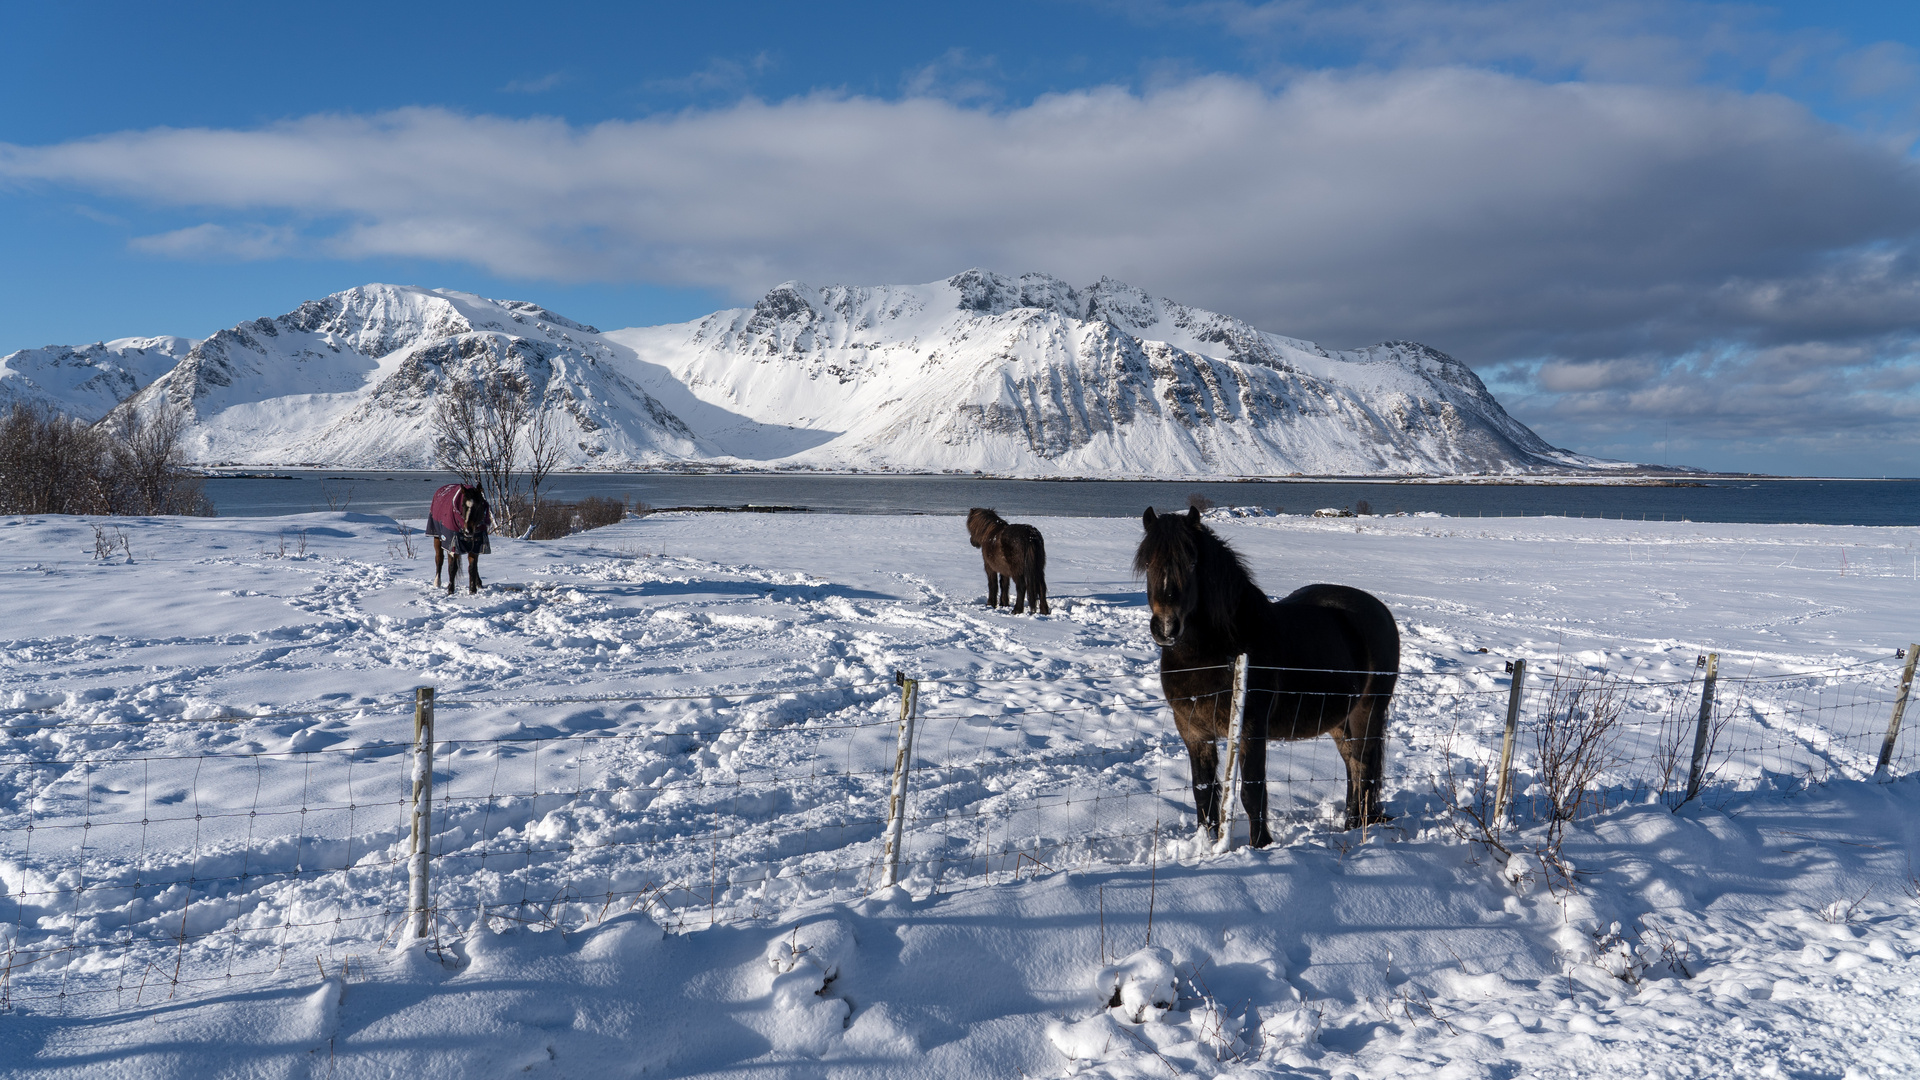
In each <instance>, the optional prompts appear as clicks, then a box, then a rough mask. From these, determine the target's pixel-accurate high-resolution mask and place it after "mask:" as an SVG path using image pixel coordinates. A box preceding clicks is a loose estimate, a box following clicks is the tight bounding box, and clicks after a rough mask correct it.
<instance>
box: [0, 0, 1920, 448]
mask: <svg viewBox="0 0 1920 1080" xmlns="http://www.w3.org/2000/svg"><path fill="white" fill-rule="evenodd" d="M923 9H924V10H923ZM0 26H4V28H5V31H6V36H7V39H8V40H9V41H10V42H12V43H13V44H14V45H15V48H13V49H10V50H9V58H8V64H9V66H8V70H7V73H6V77H5V78H4V79H0V253H3V254H4V259H0V289H4V295H5V297H6V302H5V304H4V305H0V353H4V352H7V351H11V350H13V349H15V348H21V347H27V346H35V345H44V344H49V343H56V342H57V343H66V344H76V343H81V342H86V341H93V340H99V339H103V338H113V337H118V336H127V335H136V334H159V333H167V334H183V335H188V336H196V337H197V336H205V335H206V334H208V333H210V332H212V331H213V330H215V329H218V328H220V327H223V326H229V325H232V324H234V323H236V322H238V321H240V320H242V319H247V318H253V317H256V316H259V315H271V314H278V313H281V312H283V311H286V310H289V309H290V308H292V307H293V306H295V305H296V304H298V303H299V302H300V301H301V300H303V299H308V298H311V297H315V296H319V295H322V294H325V293H328V292H333V291H336V290H338V289H342V288H346V287H348V286H351V285H355V284H360V283H363V282H367V281H394V282H403V283H409V284H419V285H428V286H446V287H453V288H460V289H468V290H472V291H475V292H479V293H482V294H485V295H490V296H505V297H512V298H520V299H531V300H537V301H539V302H541V303H544V304H547V305H548V306H550V307H552V308H554V309H555V310H558V311H561V312H563V313H565V314H568V315H570V316H573V317H575V318H579V319H583V320H586V321H589V322H593V323H595V324H597V325H600V326H602V327H613V326H629V325H638V324H648V323H657V322H668V321H679V320H683V319H688V318H693V317H696V316H698V315H701V314H704V313H706V312H707V311H710V310H713V309H714V308H717V307H722V306H731V305H734V304H738V303H742V302H748V301H751V299H752V298H753V297H755V296H757V295H759V294H760V293H762V292H764V291H765V290H766V289H767V288H769V287H770V286H772V285H774V284H777V283H779V282H781V281H783V280H786V279H789V278H799V279H802V280H806V281H810V282H813V283H816V284H827V283H833V282H847V283H879V282H919V281H929V280H934V279H937V278H942V277H946V276H949V275H951V274H953V273H955V272H956V271H958V270H961V269H964V268H966V267H969V266H984V267H988V268H991V269H996V270H1000V271H1003V272H1007V273H1022V272H1026V271H1029V270H1040V271H1046V272H1050V273H1054V274H1058V275H1060V276H1062V277H1065V278H1067V279H1069V280H1071V281H1075V282H1081V283H1085V282H1091V281H1094V280H1096V279H1098V278H1099V277H1100V276H1101V275H1103V274H1104V275H1110V276H1113V277H1117V278H1121V279H1123V280H1127V281H1130V282H1133V283H1135V284H1137V285H1140V286H1142V287H1144V288H1147V289H1149V290H1151V291H1153V292H1155V293H1158V294H1161V295H1164V296H1169V297H1172V298H1175V299H1178V300H1181V301H1183V302H1186V303H1191V304H1196V305H1199V306H1202V307H1208V308H1212V309H1215V310H1219V311H1224V312H1228V313H1231V314H1235V315H1239V316H1241V317H1243V318H1246V319H1248V320H1249V321H1251V322H1253V323H1255V324H1256V325H1258V326H1261V327H1263V328H1265V329H1269V330H1273V331H1276V332H1280V333H1284V334H1289V335H1292V336H1296V337H1304V338H1309V339H1312V340H1315V341H1319V342H1322V343H1324V344H1327V345H1330V346H1334V347H1348V346H1355V345H1363V344H1369V343H1372V342H1376V341H1382V340H1388V339H1396V338H1410V339H1414V340H1418V341H1423V342H1425V343H1427V344H1430V345H1433V346H1435V347H1437V348H1440V349H1443V350H1445V351H1447V352H1450V353H1452V354H1454V355H1456V356H1458V357H1460V358H1461V359H1463V360H1465V361H1466V362H1468V363H1470V364H1471V365H1473V367H1474V368H1475V369H1476V370H1478V371H1479V372H1480V374H1481V376H1482V377H1483V378H1485V379H1486V380H1487V381H1488V383H1489V384H1490V385H1492V386H1493V388H1494V389H1495V391H1496V392H1497V393H1498V394H1499V395H1500V396H1501V399H1502V400H1503V401H1504V402H1505V403H1506V404H1507V406H1508V408H1509V410H1511V411H1512V412H1513V413H1514V414H1515V415H1516V416H1518V417H1519V418H1520V419H1521V420H1523V421H1524V422H1526V423H1528V424H1530V425H1532V426H1533V427H1534V428H1535V429H1536V430H1538V431H1539V432H1540V433H1541V434H1542V435H1543V436H1544V437H1545V438H1547V439H1548V440H1549V441H1551V442H1554V443H1556V444H1558V445H1562V446H1567V447H1571V448H1574V449H1577V450H1581V451H1584V452H1587V453H1593V454H1600V455H1603V456H1608V457H1618V458H1627V459H1632V460H1638V461H1652V462H1660V461H1670V462H1673V463H1676V464H1691V465H1697V466H1703V467H1708V468H1716V469H1733V470H1755V471H1768V472H1787V473H1797V474H1832V475H1873V476H1878V475H1882V474H1892V475H1906V476H1914V475H1920V356H1917V355H1916V342H1917V341H1920V334H1917V333H1916V330H1917V328H1920V247H1916V242H1917V240H1920V169H1917V168H1916V163H1915V159H1914V146H1915V137H1916V134H1920V52H1917V51H1916V48H1915V46H1916V45H1920V6H1909V5H1897V4H1885V3H1844V2H1833V0H1829V2H1825V3H1820V4H1787V5H1779V6H1760V5H1720V4H1687V3H1677V2H1666V3H1638V2H1620V3H1611V2H1600V3H1590V4H1580V3H1547V2H1531V0H1501V2H1491V3H1450V2H1446V0H1413V2H1404V3H1403V2H1396V0H1372V2H1361V3H1347V4H1338V3H1323V2H1317V0H1271V2H1264V3H1263V2H1255V0H1244V2H1243V0H1203V2H1197V3H1179V2H1158V0H1111V2H1107V0H1024V2H1017V3H998V2H992V0H975V2H970V3H966V4H942V5H907V4H899V3H894V2H889V3H875V4H860V3H847V4H816V5H796V4H744V3H743V4H730V3H724V2H714V3H707V4H686V3H674V4H658V5H636V4H612V3H608V4H568V3H543V4H539V5H533V4H526V5H510V4H493V3H485V2H467V3H460V4H443V5H441V4H414V5H392V4H390V3H387V2H382V3H358V2H334V3H328V4H325V5H264V4H259V3H257V2H252V0H249V2H245V3H229V4H214V3H207V4H195V5H185V6H179V7H176V6H173V5H153V4H147V3H123V4H108V3H89V2H85V0H75V2H69V3H64V4H58V5H55V4H40V5H27V4H20V5H13V6H11V7H10V8H9V9H8V10H7V13H6V14H5V15H4V16H0Z"/></svg>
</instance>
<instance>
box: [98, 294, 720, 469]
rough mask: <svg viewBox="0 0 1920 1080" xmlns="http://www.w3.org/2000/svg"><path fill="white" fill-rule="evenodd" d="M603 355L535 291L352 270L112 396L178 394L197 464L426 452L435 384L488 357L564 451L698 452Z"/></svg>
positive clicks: (353, 459) (338, 460)
mask: <svg viewBox="0 0 1920 1080" xmlns="http://www.w3.org/2000/svg"><path fill="white" fill-rule="evenodd" d="M616 360H617V357H616V356H615V355H614V354H613V352H612V350H611V349H610V348H608V346H606V345H605V344H604V343H602V342H601V340H600V335H599V332H598V331H596V330H595V329H593V328H592V327H589V326H583V325H581V324H580V323H576V322H574V321H572V320H571V319H566V318H562V317H560V316H558V315H555V314H553V313H552V312H550V311H547V310H546V309H545V308H542V307H539V306H538V305H535V304H529V303H524V302H519V301H494V300H486V299H483V298H481V297H478V296H474V295H471V294H469V293H461V292H454V291H452V290H447V289H437V290H427V289H418V288H411V287H404V286H394V285H366V286H362V287H360V288H357V289H348V290H347V291H345V292H339V293H335V294H333V295H332V296H329V297H326V298H325V299H322V300H311V301H308V302H307V303H304V304H302V305H300V306H299V307H298V308H296V309H295V310H293V311H291V312H289V313H287V314H285V315H282V316H280V317H279V318H277V319H264V318H263V319H256V320H255V321H253V322H250V323H242V324H241V325H239V326H236V327H234V328H232V329H231V330H222V331H220V332H219V333H216V334H214V335H213V336H212V337H210V338H208V339H206V340H205V341H202V342H200V343H199V344H197V345H195V346H194V347H193V349H192V351H191V352H189V353H188V354H187V355H186V357H185V358H184V359H183V360H181V361H180V363H179V364H178V365H177V366H176V367H174V368H173V370H171V371H169V372H167V373H166V374H165V375H163V376H161V377H160V378H159V379H157V380H155V381H154V382H153V383H152V384H151V385H149V386H147V387H145V388H144V389H142V390H141V391H140V392H139V393H138V394H136V395H135V396H134V397H132V398H131V399H129V400H128V401H127V402H126V403H124V404H123V405H122V406H121V408H123V409H136V410H140V411H143V412H151V411H154V410H157V409H160V408H175V409H183V410H185V411H186V412H187V414H188V415H189V417H190V418H191V420H192V422H193V424H192V427H191V428H190V433H189V453H190V455H191V456H192V457H193V458H194V459H195V460H197V461H200V462H203V463H206V464H224V463H240V464H263V465H300V464H312V465H325V466H340V467H355V466H357V467H366V468H426V467H431V466H432V465H434V464H435V447H434V435H433V424H432V415H433V405H434V401H435V395H436V394H437V393H438V392H439V391H440V389H441V388H442V387H443V386H445V385H446V384H447V382H448V380H449V379H451V378H456V377H462V376H468V375H472V374H474V373H475V372H477V371H480V370H484V369H486V368H489V367H498V368H499V369H502V370H506V371H512V372H515V373H518V374H520V375H522V376H524V377H525V378H526V379H527V383H528V385H529V386H530V387H531V388H532V393H534V394H535V395H536V396H537V397H539V398H540V399H542V400H548V401H553V402H554V403H555V404H557V405H558V406H559V407H560V409H561V410H562V413H563V415H564V419H563V420H562V421H561V424H560V429H561V434H562V439H563V441H564V442H565V444H566V446H567V450H568V457H569V459H570V460H571V462H572V463H574V464H576V465H585V466H593V465H597V464H601V463H603V462H604V463H607V464H611V465H629V464H644V463H654V462H660V461H672V460H681V459H684V458H688V457H697V456H701V455H702V454H703V453H705V452H706V448H705V447H703V446H701V445H700V443H699V441H698V440H697V439H696V438H695V437H694V436H693V433H692V432H690V431H688V430H687V429H686V427H685V426H684V425H683V424H681V423H680V422H679V421H678V420H677V419H675V418H674V417H673V415H672V414H671V413H669V412H667V411H666V410H665V409H664V408H662V407H661V406H660V404H659V403H658V402H657V401H654V400H653V399H652V398H650V397H648V396H647V394H646V393H645V392H644V391H642V390H640V389H638V388H637V387H635V386H634V385H633V384H632V383H630V382H629V381H628V380H627V379H626V378H625V377H624V376H623V375H622V374H621V373H620V371H619V366H620V365H619V364H617V363H616V362H614V361H616Z"/></svg>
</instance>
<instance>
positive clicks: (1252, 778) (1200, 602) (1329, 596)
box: [1133, 508, 1400, 847]
mask: <svg viewBox="0 0 1920 1080" xmlns="http://www.w3.org/2000/svg"><path fill="white" fill-rule="evenodd" d="M1142 520H1143V521H1144V522H1145V523H1146V529H1147V535H1146V537H1145V539H1143V540H1141V541H1140V550H1139V551H1137V552H1135V553H1134V556H1133V569H1134V572H1136V573H1139V574H1144V575H1145V576H1146V579H1147V604H1148V606H1149V607H1151V608H1152V610H1153V620H1152V631H1153V640H1154V642H1155V643H1156V644H1158V645H1159V646H1160V687H1161V689H1162V690H1163V691H1165V692H1166V695H1167V701H1168V703H1169V704H1171V705H1172V706H1173V718H1174V723H1175V724H1176V725H1177V726H1178V728H1179V729H1180V739H1181V741H1182V742H1185V743H1186V744H1187V758H1188V760H1189V761H1190V762H1191V763H1192V767H1193V803H1194V808H1195V809H1196V810H1197V811H1198V812H1199V815H1200V823H1201V824H1202V825H1204V826H1206V828H1207V831H1208V832H1209V833H1211V834H1213V835H1214V836H1215V837H1216V838H1217V837H1218V836H1219V832H1220V818H1221V810H1222V807H1223V805H1224V804H1223V802H1222V800H1224V799H1225V798H1226V797H1227V794H1228V793H1227V792H1225V791H1222V790H1220V784H1219V782H1218V780H1217V779H1216V778H1215V775H1214V774H1215V771H1216V769H1217V765H1218V763H1217V757H1218V754H1217V751H1216V750H1215V748H1214V740H1215V739H1219V738H1224V737H1225V736H1226V734H1227V725H1228V721H1229V717H1230V713H1231V709H1232V707H1233V703H1232V697H1233V693H1232V691H1233V662H1234V658H1235V657H1236V656H1238V655H1239V654H1241V653H1246V654H1247V705H1246V715H1245V718H1244V720H1243V722H1242V728H1241V733H1242V739H1241V743H1240V761H1241V767H1240V775H1241V786H1240V803H1241V805H1242V806H1245V807H1246V808H1247V820H1248V823H1249V827H1250V828H1249V835H1250V840H1251V842H1252V844H1253V846H1255V847H1265V846H1266V845H1267V844H1269V843H1271V842H1272V841H1273V836H1272V834H1271V833H1269V832H1268V831H1267V785H1266V778H1267V740H1268V739H1310V738H1312V737H1313V736H1315V735H1321V734H1325V733H1328V732H1331V733H1332V734H1333V738H1334V742H1336V743H1337V744H1338V745H1339V747H1340V756H1341V757H1342V758H1343V759H1345V761H1346V763H1347V828H1349V829H1352V828H1357V827H1359V826H1360V825H1363V824H1372V823H1376V822H1381V821H1385V820H1387V816H1386V814H1385V813H1383V812H1382V810H1381V806H1380V776H1381V773H1382V772H1383V771H1384V766H1385V756H1386V735H1387V703H1388V701H1389V699H1391V697H1392V696H1393V686H1394V682H1395V681H1396V674H1395V673H1396V672H1397V671H1398V670H1399V668H1400V630H1399V628H1398V627H1397V626H1395V625H1394V621H1393V613H1392V612H1390V611H1388V610H1387V606H1386V605H1385V604H1382V603H1381V602H1380V601H1379V600H1377V599H1375V598H1374V597H1373V596H1372V595H1370V594H1368V593H1364V592H1361V591H1360V590H1359V589H1350V588H1348V587H1346V586H1345V585H1308V586H1306V587H1305V588H1302V589H1298V590H1296V591H1295V592H1293V593H1292V594H1291V595H1289V596H1287V597H1286V598H1285V599H1283V600H1280V601H1277V602H1276V601H1273V600H1269V599H1267V595H1266V594H1265V593H1264V592H1262V591H1260V586H1258V585H1257V584H1255V583H1254V580H1253V575H1252V574H1250V573H1248V572H1247V568H1246V565H1245V564H1244V563H1242V562H1241V561H1240V556H1239V555H1237V554H1235V553H1234V550H1233V549H1232V548H1230V547H1228V546H1227V545H1226V542H1225V541H1223V540H1221V539H1220V538H1219V537H1218V536H1215V535H1214V534H1213V530H1212V529H1209V528H1207V527H1206V526H1205V525H1203V524H1201V523H1200V511H1199V510H1189V511H1188V512H1187V513H1186V514H1184V515H1174V514H1163V515H1157V516H1156V515H1155V514H1154V512H1153V510H1152V508H1148V510H1147V512H1146V514H1145V515H1144V517H1143V519H1142Z"/></svg>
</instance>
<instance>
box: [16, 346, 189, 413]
mask: <svg viewBox="0 0 1920 1080" xmlns="http://www.w3.org/2000/svg"><path fill="white" fill-rule="evenodd" d="M195 344H197V343H196V342H195V341H194V340H193V339H192V338H182V337H151V338H120V339H118V340H115V341H96V342H94V343H93V344H91V345H81V346H78V347H75V346H70V345H49V346H47V347H46V348H44V349H21V350H20V351H18V352H15V353H10V354H8V355H7V356H4V357H0V410H5V409H11V408H13V405H14V403H15V402H25V403H26V404H28V405H35V406H41V407H45V408H50V409H53V410H55V411H56V412H61V413H65V414H66V415H68V416H73V417H77V418H79V419H82V420H86V421H88V422H89V423H91V422H92V421H95V420H98V419H100V418H101V417H103V416H105V415H106V414H107V413H108V411H110V410H111V409H112V408H113V407H114V406H115V405H118V404H120V403H121V402H122V401H125V400H126V399H127V398H129V397H131V396H133V395H134V394H135V393H136V392H138V391H139V390H140V389H141V388H142V387H144V386H146V385H148V384H149V383H151V382H153V381H154V380H155V379H157V378H159V377H160V376H162V375H165V374H166V373H167V372H169V371H171V370H173V367H174V365H175V364H178V363H179V362H180V360H181V359H182V358H183V357H185V356H186V355H187V353H188V351H189V350H191V349H192V348H193V347H194V345H195Z"/></svg>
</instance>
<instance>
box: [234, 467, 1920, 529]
mask: <svg viewBox="0 0 1920 1080" xmlns="http://www.w3.org/2000/svg"><path fill="white" fill-rule="evenodd" d="M452 479H453V477H451V476H450V475H449V474H445V473H418V472H341V471H332V472H322V471H277V472H275V473H272V474H271V475H268V474H260V473H256V474H248V475H222V476H213V477H209V478H208V479H207V482H206V491H207V496H208V498H210V499H211V500H212V501H213V505H214V508H215V509H216V510H217V511H218V512H219V513H220V514H222V515H226V516H232V517H260V516H272V515H278V514H304V513H310V512H313V511H317V510H328V509H335V510H354V511H360V512H363V513H374V514H388V515H391V516H394V517H399V518H422V517H425V516H426V507H427V501H428V497H429V496H430V495H431V494H432V492H433V489H434V488H435V487H436V486H438V485H440V484H444V483H448V482H450V481H451V480H452ZM545 491H546V493H547V494H548V495H549V496H551V497H552V498H556V499H563V500H577V499H582V498H585V497H587V496H589V495H598V496H605V497H611V498H618V499H622V500H626V501H629V502H633V501H638V502H642V503H645V504H647V505H649V506H652V507H655V508H665V507H691V506H713V507H736V508H737V507H741V506H755V507H783V508H793V509H804V510H809V511H812V512H815V513H840V514H964V513H966V511H967V508H968V507H972V506H991V507H994V508H996V509H998V510H999V511H1000V512H1001V513H1002V514H1007V515H1010V516H1011V515H1020V516H1032V517H1049V516H1053V517H1131V516H1133V515H1136V514H1138V513H1140V511H1141V510H1142V509H1143V508H1145V507H1148V506H1153V507H1157V508H1159V509H1162V510H1169V509H1184V508H1185V507H1186V506H1187V501H1188V499H1189V497H1191V496H1195V495H1199V496H1203V497H1205V498H1207V499H1210V500H1212V501H1213V503H1214V504H1215V505H1218V506H1259V507H1265V508H1267V509H1280V510H1283V511H1284V512H1286V513H1289V514H1307V513H1312V512H1313V511H1315V510H1318V509H1323V508H1345V509H1353V508H1354V507H1355V505H1356V504H1357V503H1359V502H1361V501H1365V502H1366V503H1367V504H1368V505H1369V508H1370V509H1371V510H1372V512H1373V513H1375V514H1392V513H1399V512H1406V513H1422V512H1434V513H1441V514H1446V515H1448V516H1451V517H1481V516H1484V517H1499V516H1503V515H1505V516H1527V517H1540V516H1567V517H1607V518H1629V519H1633V518H1642V517H1644V518H1646V519H1648V520H1652V521H1660V520H1668V521H1677V520H1682V519H1685V520H1690V521H1711V522H1738V523H1746V524H1822V525H1920V480H1759V479H1748V478H1731V479H1727V478H1717V479H1711V480H1692V479H1689V480H1682V481H1678V482H1673V483H1662V484H1641V483H1634V484H1577V483H1528V484H1511V483H1456V484H1438V483H1401V482H1380V481H1364V482H1350V481H1300V480H1291V481H1286V480H1282V481H1162V480H1001V479H987V478H982V477H962V476H874V475H858V476H848V475H819V474H798V475H796V474H768V473H699V474H696V473H659V472H647V473H567V474H560V475H556V476H553V477H550V478H549V479H548V481H547V485H546V489H545Z"/></svg>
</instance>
